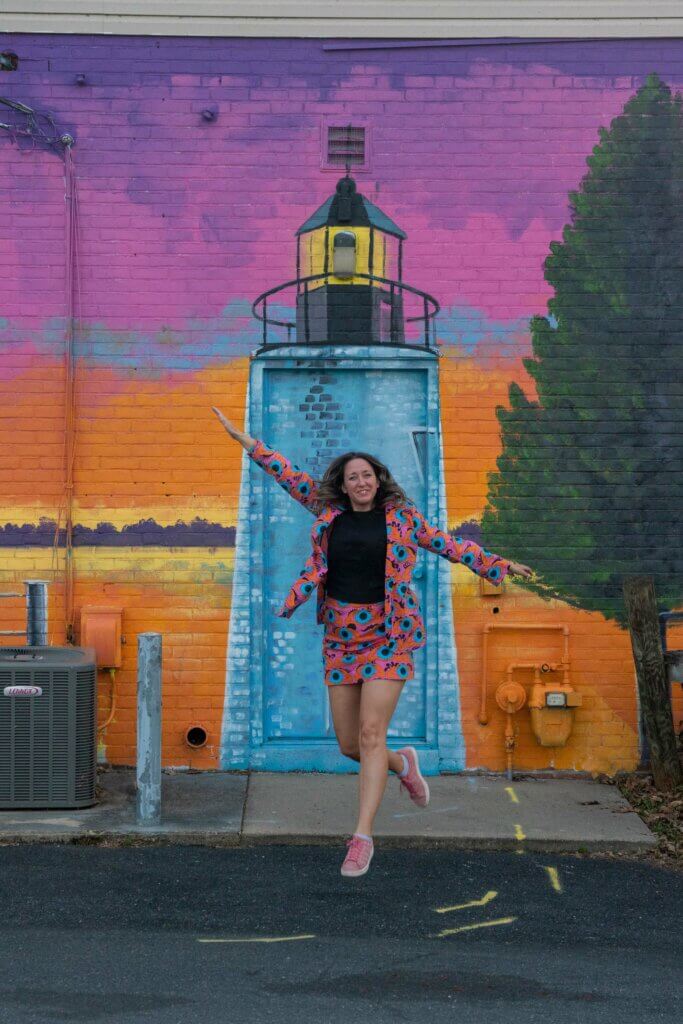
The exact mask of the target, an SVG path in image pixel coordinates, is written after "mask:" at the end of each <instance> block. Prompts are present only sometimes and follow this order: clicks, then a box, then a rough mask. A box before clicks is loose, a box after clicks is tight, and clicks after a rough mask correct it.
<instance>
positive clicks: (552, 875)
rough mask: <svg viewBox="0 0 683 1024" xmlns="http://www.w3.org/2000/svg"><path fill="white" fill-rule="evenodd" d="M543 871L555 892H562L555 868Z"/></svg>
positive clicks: (547, 868)
mask: <svg viewBox="0 0 683 1024" xmlns="http://www.w3.org/2000/svg"><path fill="white" fill-rule="evenodd" d="M545 870H546V871H547V872H548V877H549V879H550V884H551V885H552V887H553V889H554V890H555V892H563V891H564V890H563V888H562V882H561V881H560V876H559V874H558V871H557V868H551V867H546V868H545Z"/></svg>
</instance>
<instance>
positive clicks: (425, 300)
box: [251, 272, 441, 348]
mask: <svg viewBox="0 0 683 1024" xmlns="http://www.w3.org/2000/svg"><path fill="white" fill-rule="evenodd" d="M330 276H331V275H330V273H329V272H328V273H327V274H311V275H309V276H308V277H295V278H293V279H292V280H291V281H286V282H285V283H284V284H279V285H276V286H275V288H269V289H268V291H266V292H263V293H262V294H261V295H259V296H258V298H256V299H254V301H253V303H252V306H251V311H252V313H253V315H254V316H255V317H256V319H257V320H259V321H260V322H261V325H262V345H263V348H274V347H276V346H278V345H291V344H292V332H295V331H296V321H295V320H283V319H281V318H280V317H276V316H269V315H268V302H269V300H270V299H271V298H272V296H274V295H278V294H279V293H280V292H284V291H286V290H287V289H288V288H294V287H296V289H297V294H298V295H299V297H301V296H302V295H303V309H304V333H305V335H306V337H305V338H303V339H297V341H300V342H303V343H304V344H307V343H309V337H308V335H309V329H308V324H309V310H308V296H309V291H310V284H311V283H312V282H327V281H328V280H329V278H330ZM354 277H356V278H360V279H361V280H364V281H368V282H369V283H370V284H373V283H378V284H383V285H387V286H388V289H389V336H390V342H391V343H392V344H399V342H398V340H397V339H398V334H399V327H398V323H397V313H398V312H399V303H398V301H397V297H396V296H397V293H398V296H399V297H400V298H401V299H402V297H403V293H404V292H407V293H408V294H409V295H412V296H415V297H416V298H417V299H419V300H421V306H422V310H421V312H420V313H418V314H417V315H416V316H406V317H404V322H405V323H406V324H411V323H417V322H421V323H422V337H423V343H422V345H421V346H419V347H424V348H432V347H435V345H436V332H435V330H434V327H435V324H434V318H435V317H436V315H437V313H438V312H439V310H440V309H441V306H440V305H439V303H438V301H437V300H436V299H435V298H434V296H433V295H429V293H428V292H424V291H422V290H421V289H420V288H414V287H413V286H412V285H410V284H406V283H405V281H395V280H392V279H391V278H389V277H379V276H378V275H377V274H360V273H357V274H355V275H354ZM342 287H343V286H342ZM269 327H283V328H285V329H286V331H287V340H286V341H277V342H271V341H269V334H268V328H269ZM400 344H401V345H403V346H404V347H408V348H414V347H415V346H414V345H411V344H408V343H406V342H400Z"/></svg>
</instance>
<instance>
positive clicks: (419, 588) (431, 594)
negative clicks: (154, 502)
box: [221, 175, 465, 774]
mask: <svg viewBox="0 0 683 1024" xmlns="http://www.w3.org/2000/svg"><path fill="white" fill-rule="evenodd" d="M406 237H407V236H406V233H405V231H403V230H402V229H401V228H400V227H399V226H398V225H397V224H396V223H394V221H393V220H392V219H391V218H390V217H389V216H388V215H387V214H386V213H384V212H383V211H382V210H380V209H379V207H377V206H376V205H375V204H374V203H371V202H370V201H369V200H368V199H367V198H365V197H364V196H363V195H362V194H361V193H360V192H359V191H358V189H357V186H356V183H355V181H354V180H353V179H352V178H351V177H349V176H348V175H347V176H346V177H344V178H342V179H341V180H340V181H339V182H338V184H337V187H336V190H335V193H334V194H333V195H332V196H330V198H329V199H327V200H326V202H325V203H323V204H322V206H320V208H319V209H318V210H316V211H315V212H314V213H313V214H312V215H311V216H310V217H309V218H308V220H306V221H305V223H304V224H302V225H301V227H300V228H299V229H298V231H297V233H296V276H295V277H293V278H292V279H291V280H290V281H287V282H285V283H283V284H279V285H276V286H274V287H273V288H271V289H269V290H268V291H267V292H265V293H264V294H263V295H261V296H259V297H258V298H257V299H256V300H255V302H254V304H253V311H254V315H255V316H256V317H257V318H258V319H259V321H260V324H261V329H262V344H261V346H260V348H259V349H258V351H257V352H256V353H255V354H254V355H253V357H252V359H251V365H250V375H249V389H248V397H247V423H246V425H245V426H246V429H247V430H248V431H249V433H251V434H252V435H253V436H254V437H258V438H261V439H262V440H264V441H265V442H266V443H267V444H269V445H271V446H273V447H274V448H277V449H279V450H280V451H282V452H283V453H284V454H286V455H287V456H288V458H290V459H292V461H293V462H294V463H296V464H297V465H299V466H301V467H305V468H306V469H307V470H308V471H309V472H310V473H312V475H313V476H315V477H321V476H322V474H323V472H324V470H325V468H326V467H327V465H328V464H329V462H330V461H331V460H332V459H333V458H334V457H336V456H337V455H339V454H341V453H342V452H344V451H348V450H349V449H361V450H365V451H369V452H371V453H374V454H376V455H377V456H378V457H379V458H380V459H381V460H382V461H383V462H385V463H386V464H387V465H388V466H389V467H390V468H391V471H392V473H393V475H394V476H395V478H396V479H397V480H398V482H399V483H400V484H401V486H402V487H403V488H404V490H405V491H406V493H407V494H408V495H409V496H410V497H411V498H413V499H414V501H415V502H416V503H417V505H418V507H419V508H420V509H421V511H422V512H423V513H424V514H425V515H426V516H427V517H428V518H429V519H430V520H431V521H432V522H434V523H437V524H438V525H439V526H441V528H445V527H446V507H445V487H444V470H443V452H442V445H441V425H440V412H439V379H438V358H437V353H436V334H435V317H436V314H437V313H438V309H439V306H438V303H437V301H436V300H435V299H434V298H432V296H430V295H428V294H426V293H425V292H422V291H420V290H419V289H417V288H414V287H413V286H411V285H410V284H409V283H408V282H406V281H404V280H403V254H404V253H403V249H404V242H405V240H406ZM311 525H312V518H311V516H310V513H308V512H307V511H306V510H305V509H303V508H302V507H301V506H300V505H298V504H297V503H295V502H294V501H293V500H292V499H291V498H289V497H288V496H287V495H286V494H285V492H284V491H283V490H282V489H281V488H279V487H278V486H277V484H275V483H274V482H273V481H272V480H271V479H270V478H268V477H267V476H266V475H265V474H264V473H263V471H262V470H260V469H259V468H258V467H257V466H255V465H254V464H253V463H252V462H251V460H249V459H248V458H247V457H246V455H245V457H244V460H243V469H242V484H241V492H240V511H239V519H238V526H237V535H236V552H235V570H234V572H235V576H234V584H233V599H232V607H231V617H230V633H229V645H228V658H227V672H226V690H225V706H224V713H223V727H222V737H221V766H222V767H223V768H225V769H228V768H246V767H251V768H257V769H263V770H268V771H294V770H303V771H306V770H310V771H330V772H348V771H353V770H357V766H355V765H354V764H353V762H351V761H350V760H349V759H348V758H345V757H344V756H343V755H342V754H340V752H339V750H338V747H337V744H336V739H335V735H334V730H333V727H332V720H331V715H330V710H329V701H328V695H327V691H326V688H325V686H324V683H323V671H322V653H321V640H322V629H323V627H322V626H319V625H317V624H316V621H315V608H314V602H308V603H307V604H306V605H304V606H303V607H302V608H300V609H299V610H298V611H297V613H296V615H295V616H294V617H293V618H292V619H287V620H283V619H281V618H277V617H276V616H275V614H274V612H275V610H276V608H277V607H278V605H279V604H280V603H281V601H282V598H283V596H284V594H285V593H286V592H287V590H288V589H289V586H290V584H291V581H292V579H293V578H295V577H296V576H297V575H298V572H299V571H300V569H301V566H302V565H303V563H304V561H305V560H306V557H307V555H308V552H309V547H310V541H309V534H310V528H311ZM413 579H414V585H415V590H416V593H417V595H418V598H419V600H420V605H421V607H422V610H423V614H424V618H425V622H426V625H427V631H428V637H429V639H428V643H427V646H426V647H424V648H422V649H420V650H418V651H416V652H415V678H414V679H413V680H412V681H410V682H409V683H407V684H406V685H405V686H404V688H403V693H402V695H401V698H400V701H399V705H398V708H397V711H396V714H395V716H394V718H393V721H392V725H391V729H390V732H389V738H390V741H391V742H394V741H395V742H396V744H397V745H400V744H401V743H406V742H410V743H411V744H413V745H414V746H416V747H418V748H419V749H420V751H421V764H422V765H424V768H423V771H424V770H426V771H428V772H429V773H431V774H434V773H436V772H438V771H440V770H449V771H453V770H458V769H460V768H462V767H463V765H464V753H465V752H464V744H463V737H462V730H461V723H460V701H459V690H458V677H457V668H456V657H455V646H454V631H453V618H452V601H451V566H450V564H449V563H448V562H447V561H446V560H445V559H441V558H436V557H434V556H430V555H429V554H428V553H427V552H425V551H423V550H420V552H419V556H418V564H417V569H416V572H415V574H414V577H413Z"/></svg>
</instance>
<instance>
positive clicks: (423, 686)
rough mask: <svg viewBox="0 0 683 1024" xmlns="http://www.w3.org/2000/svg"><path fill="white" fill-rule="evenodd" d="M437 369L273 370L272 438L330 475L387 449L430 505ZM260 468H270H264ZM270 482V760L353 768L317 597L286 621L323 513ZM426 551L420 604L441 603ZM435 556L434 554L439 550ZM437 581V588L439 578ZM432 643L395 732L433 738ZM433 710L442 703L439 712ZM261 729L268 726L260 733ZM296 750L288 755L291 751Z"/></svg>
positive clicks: (266, 695) (266, 553)
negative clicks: (348, 460) (352, 459)
mask: <svg viewBox="0 0 683 1024" xmlns="http://www.w3.org/2000/svg"><path fill="white" fill-rule="evenodd" d="M427 378H428V374H427V371H426V370H425V369H420V368H417V367H416V368H410V369H405V370H404V369H389V368H385V367H381V368H378V369H371V368H369V369H360V368H355V369H336V368H332V369H328V368H322V369H316V368H312V367H302V368H301V369H297V368H293V369H289V368H286V369H285V368H282V367H278V366H266V367H265V368H264V371H263V385H262V387H263V390H262V406H261V408H262V417H263V418H262V436H263V438H264V439H265V441H266V442H267V443H269V444H271V445H272V446H273V447H275V448H277V449H279V450H280V451H282V452H283V453H284V454H285V455H286V456H287V457H288V458H290V459H291V460H292V461H293V462H295V463H296V464H298V465H299V466H301V467H302V468H306V469H307V470H308V471H309V472H310V473H312V475H313V476H315V477H317V478H320V477H321V476H322V474H323V472H324V470H325V468H326V466H327V465H328V464H329V462H330V461H331V459H332V458H334V457H335V456H336V455H338V454H340V453H341V452H344V451H348V450H350V449H355V450H365V451H368V452H370V453H372V454H375V455H377V456H378V457H379V458H380V459H381V460H382V461H383V462H385V463H386V464H387V465H388V466H389V468H390V469H391V471H392V473H393V475H394V477H395V478H396V480H397V481H398V482H399V483H400V484H401V486H402V487H403V488H404V490H405V491H406V493H407V494H408V495H409V496H410V497H411V498H413V499H414V500H415V501H416V503H417V504H418V507H420V508H421V509H423V510H424V511H426V504H425V503H426V496H427V487H426V478H427V475H428V474H427V471H426V466H427V458H428V445H427V433H428V430H429V423H428V411H429V403H428V379H427ZM256 472H261V471H259V470H256ZM266 480H267V483H266V485H264V499H263V506H262V507H263V512H264V520H263V521H264V535H263V561H262V566H263V594H264V602H265V607H264V618H263V623H262V636H263V639H264V645H263V652H262V657H263V664H262V673H261V678H262V680H263V693H262V702H260V704H261V715H262V722H261V725H262V733H261V736H262V743H263V745H264V748H270V749H271V752H272V756H267V757H266V758H265V760H264V762H263V763H264V766H271V767H275V766H276V764H277V762H278V753H277V751H278V749H279V750H280V754H281V756H282V759H283V762H282V763H283V765H284V764H285V763H286V766H287V767H289V768H295V767H298V768H302V769H305V768H318V769H326V770H333V771H334V770H345V771H348V770H349V761H348V759H347V758H344V757H342V755H341V754H339V752H338V750H337V747H336V741H335V737H334V730H333V727H332V721H331V718H330V711H329V701H328V697H327V691H326V688H325V686H324V684H323V680H322V654H321V641H322V632H323V627H322V626H319V625H317V624H316V622H315V598H314V597H313V598H311V599H310V600H309V601H308V603H307V604H306V605H304V606H303V607H301V608H299V609H298V610H297V611H296V612H295V614H294V616H293V617H292V618H291V619H280V618H276V617H275V616H274V614H273V612H274V610H275V609H276V608H277V607H278V605H279V604H280V603H281V601H282V599H283V598H284V595H285V594H286V592H287V590H288V589H289V587H290V585H291V583H292V582H293V580H294V579H295V577H296V576H297V575H298V572H299V570H300V569H301V567H302V565H303V563H304V561H305V559H306V557H307V556H308V553H309V551H310V538H309V535H310V529H311V526H312V524H313V516H312V515H311V514H310V513H309V512H307V511H306V510H305V509H303V508H302V507H301V506H299V505H298V504H297V503H296V502H294V501H293V500H292V499H291V498H290V497H289V496H288V495H287V494H286V493H285V492H284V491H283V490H282V489H281V488H280V487H278V486H277V484H276V483H275V482H274V481H272V480H270V479H268V478H266ZM425 557H429V556H426V553H425V552H424V551H420V552H419V556H418V567H417V571H416V574H415V577H414V582H415V589H416V591H417V593H418V597H419V599H420V604H421V607H422V608H423V610H424V611H425V612H426V611H427V610H428V606H429V605H430V604H431V606H432V607H433V606H434V604H435V602H436V593H433V594H432V593H429V592H427V589H428V588H430V589H435V581H436V574H435V573H426V572H425V565H424V560H425ZM431 557H433V556H431ZM432 581H434V585H433V584H432ZM426 658H427V653H426V649H425V648H422V649H421V650H420V651H417V652H416V655H415V679H414V680H413V681H411V682H409V683H408V684H406V686H405V687H404V691H403V693H402V695H401V700H400V702H399V706H398V709H397V712H396V714H395V716H394V719H393V722H392V727H391V731H390V736H391V737H392V738H400V739H402V740H404V739H410V740H413V741H415V742H418V743H419V742H425V741H426V740H427V734H428V719H429V712H430V709H429V708H428V707H427V671H426ZM431 710H432V711H433V709H431ZM259 731H260V730H259ZM285 751H286V756H285Z"/></svg>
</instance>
